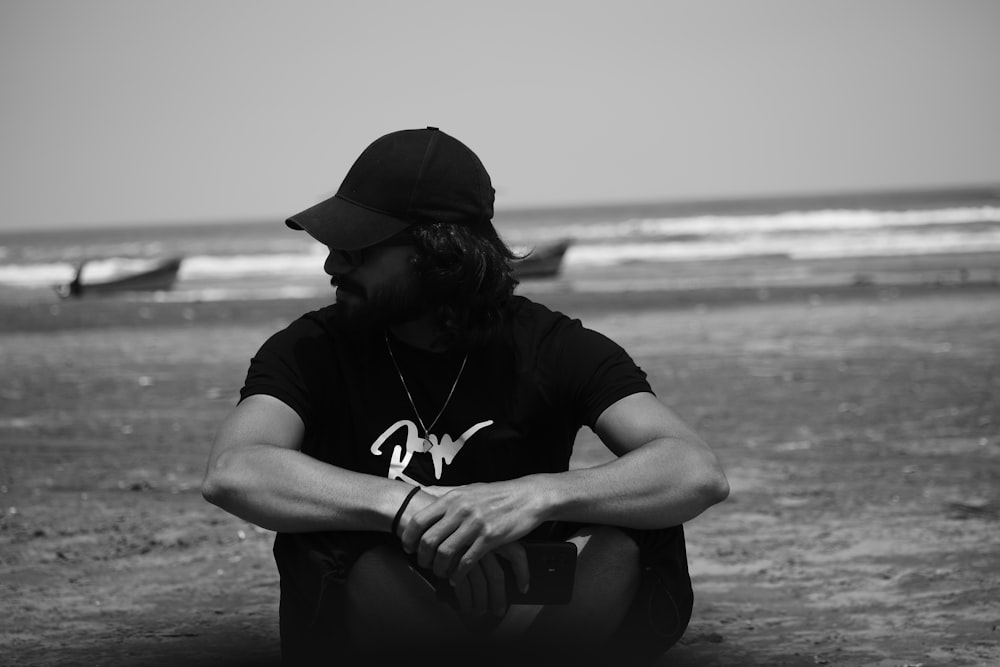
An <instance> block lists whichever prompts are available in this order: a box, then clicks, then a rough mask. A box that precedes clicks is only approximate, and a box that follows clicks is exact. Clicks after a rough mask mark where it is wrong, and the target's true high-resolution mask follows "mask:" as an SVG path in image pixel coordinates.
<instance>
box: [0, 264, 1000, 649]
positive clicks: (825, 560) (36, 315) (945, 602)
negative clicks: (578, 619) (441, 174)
mask: <svg viewBox="0 0 1000 667" xmlns="http://www.w3.org/2000/svg"><path fill="white" fill-rule="evenodd" d="M526 287H527V289H526V291H528V292H529V293H530V291H531V287H530V286H526ZM544 292H545V290H539V294H540V299H541V300H544V301H547V302H549V303H551V304H552V305H553V306H554V307H557V308H560V309H564V310H565V311H566V312H569V313H572V314H577V315H579V316H580V317H581V319H583V320H584V322H585V323H587V324H589V325H590V326H593V327H595V328H597V329H599V330H601V331H604V332H606V333H608V334H609V335H611V336H612V337H614V338H616V339H617V340H619V341H620V342H621V343H622V344H623V345H624V346H625V347H626V348H627V349H628V350H630V351H631V352H632V354H633V356H634V357H635V358H636V359H637V361H638V362H639V363H640V365H641V366H642V367H643V368H644V369H645V370H646V371H647V373H648V374H649V377H650V380H651V382H652V383H653V386H654V388H655V390H656V391H657V393H658V394H659V395H660V396H661V398H662V399H663V400H664V401H666V402H667V403H669V404H670V405H671V406H672V407H674V409H675V410H676V411H677V412H678V413H679V414H680V415H681V416H682V417H684V418H685V419H686V420H687V421H688V422H689V423H691V424H692V425H693V426H695V428H696V429H697V430H698V431H699V432H700V433H701V434H702V435H703V436H704V437H705V438H706V440H707V441H708V442H709V443H710V444H711V445H712V446H713V447H714V448H715V450H716V451H717V452H718V453H719V455H720V457H721V458H722V461H723V463H724V465H725V466H726V469H727V472H728V474H729V478H730V481H731V484H732V495H731V497H730V499H729V500H727V501H726V502H725V503H723V504H722V505H719V506H717V507H715V508H713V509H711V510H709V511H708V512H707V513H705V514H704V515H702V516H700V517H698V518H696V519H695V520H694V521H692V522H690V523H689V524H688V525H687V534H688V546H689V558H690V564H691V571H692V576H693V580H694V587H695V594H696V603H695V615H694V619H693V620H692V623H691V625H690V627H689V628H688V631H687V633H686V635H685V636H684V638H683V639H682V641H681V643H680V644H679V645H678V646H677V647H675V649H673V650H671V651H670V652H668V653H667V654H666V655H665V656H664V658H663V664H664V665H668V664H674V665H709V666H721V665H727V666H728V665H732V666H737V665H739V666H743V665H815V664H831V665H886V666H888V665H898V666H902V665H917V664H922V665H988V664H997V663H1000V627H998V624H1000V607H998V606H997V602H996V600H997V599H998V598H1000V567H998V566H1000V557H998V555H997V554H1000V485H998V480H1000V288H997V287H996V286H995V285H991V284H989V283H988V282H978V283H975V284H966V285H962V284H959V281H948V284H943V283H942V284H937V285H934V284H920V285H916V284H912V285H898V286H892V287H886V286H884V285H879V284H857V285H843V284H841V285H840V286H835V287H831V286H826V287H823V286H808V285H798V286H796V285H787V286H785V287H784V288H782V287H780V286H779V287H776V288H773V289H769V290H768V291H767V292H766V293H762V292H761V291H760V290H759V288H758V287H755V286H742V287H740V286H737V287H729V288H716V289H697V290H689V291H683V292H682V291H670V292H665V291H661V292H656V291H650V292H636V293H628V294H621V293H604V294H580V293H572V292H565V291H552V290H549V291H548V293H544ZM316 305H318V302H317V303H314V302H311V301H284V302H279V301H273V302H266V301H261V302H252V303H248V302H242V303H237V302H233V303H199V304H145V305H141V304H135V303H129V302H122V301H108V302H79V303H73V302H65V303H56V304H53V303H43V304H18V305H8V306H4V307H2V308H0V350H2V352H0V355H2V359H3V369H4V373H3V375H2V377H0V509H2V517H0V618H3V619H5V620H4V622H3V623H2V624H0V664H5V665H67V664H89V665H94V664H97V665H177V664H187V665H210V664H211V665H267V664H275V663H276V662H277V659H278V646H277V637H278V635H277V601H278V589H277V581H278V579H277V573H276V571H275V567H274V563H273V560H272V558H271V554H270V548H271V540H272V537H273V535H272V534H271V533H269V532H268V531H264V530H262V529H259V528H256V527H254V526H252V525H250V524H248V523H247V522H245V521H242V520H240V519H237V518H235V517H232V516H229V515H227V514H225V513H224V512H222V511H221V510H218V509H217V508H215V507H213V506H211V505H209V504H208V503H206V502H205V501H204V500H202V498H201V496H200V493H199V489H198V486H199V483H200V480H201V475H202V471H203V467H204V461H205V457H206V455H207V451H208V447H209V443H210V441H211V438H212V435H213V433H214V431H215V428H216V426H217V424H218V423H219V421H220V420H221V419H222V417H223V415H224V414H226V412H227V411H228V410H229V409H230V407H231V406H232V404H233V402H234V399H235V395H236V392H237V390H238V388H239V385H240V384H241V383H242V380H243V376H244V373H245V371H246V366H247V362H248V360H249V357H250V355H251V354H252V353H253V352H254V350H255V349H256V348H257V346H258V345H259V344H260V343H261V342H262V341H263V340H264V338H266V336H267V335H269V334H270V333H271V332H272V331H274V330H275V329H276V328H277V327H279V326H281V325H282V323H283V322H286V321H287V320H288V319H290V318H291V317H294V316H295V315H296V314H297V313H299V312H302V311H304V310H307V309H309V308H312V307H315V306H316ZM53 306H55V309H53ZM605 456H606V455H605V454H604V452H603V451H602V449H601V447H600V445H599V444H598V443H597V442H596V440H595V439H594V437H593V435H592V434H590V433H589V432H582V433H581V434H580V438H579V440H578V447H577V454H576V456H575V459H574V462H575V465H593V464H596V463H599V462H600V461H602V460H603V459H604V457H605Z"/></svg>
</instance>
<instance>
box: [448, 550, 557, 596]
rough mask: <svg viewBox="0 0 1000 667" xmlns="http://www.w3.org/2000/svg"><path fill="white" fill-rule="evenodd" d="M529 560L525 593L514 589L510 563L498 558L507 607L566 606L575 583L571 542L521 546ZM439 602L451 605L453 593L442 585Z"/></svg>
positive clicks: (512, 571)
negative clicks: (530, 605)
mask: <svg viewBox="0 0 1000 667" xmlns="http://www.w3.org/2000/svg"><path fill="white" fill-rule="evenodd" d="M522 544H523V545H524V553H525V556H527V560H528V576H529V579H530V581H529V584H528V590H527V592H524V593H522V592H521V591H519V590H518V589H517V578H516V577H515V576H514V570H513V568H511V566H510V563H509V562H507V560H506V559H504V558H498V559H497V560H498V561H500V566H501V567H502V568H503V571H504V581H505V583H506V586H507V602H508V603H509V604H567V603H568V602H569V601H570V600H571V599H572V598H573V583H574V582H575V581H576V557H577V549H576V545H575V544H573V543H572V542H523V543H522ZM437 594H438V598H439V599H442V600H446V601H449V602H453V601H454V600H455V589H454V588H452V587H451V586H450V585H448V584H444V585H441V586H439V587H438V589H437Z"/></svg>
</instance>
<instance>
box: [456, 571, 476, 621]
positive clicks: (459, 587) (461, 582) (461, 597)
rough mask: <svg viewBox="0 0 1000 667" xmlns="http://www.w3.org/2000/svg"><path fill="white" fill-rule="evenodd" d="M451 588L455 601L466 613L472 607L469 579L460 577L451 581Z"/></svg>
mask: <svg viewBox="0 0 1000 667" xmlns="http://www.w3.org/2000/svg"><path fill="white" fill-rule="evenodd" d="M452 588H454V589H455V601H456V602H457V603H458V608H459V609H461V610H462V611H464V612H466V613H468V612H469V610H470V609H472V590H471V589H470V587H469V580H468V579H467V578H466V577H462V578H461V579H458V580H456V581H454V582H453V583H452Z"/></svg>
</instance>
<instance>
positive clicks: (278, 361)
mask: <svg viewBox="0 0 1000 667" xmlns="http://www.w3.org/2000/svg"><path fill="white" fill-rule="evenodd" d="M390 349H391V355H390ZM394 359H395V364H394ZM463 362H464V368H463ZM397 366H398V370H397ZM460 369H461V372H460ZM456 378H458V381H457V383H456ZM453 387H454V391H453V393H452V395H451V399H450V401H449V400H447V399H448V396H449V393H451V392H452V388H453ZM649 391H651V390H650V387H649V384H648V382H647V381H646V375H645V373H644V372H643V371H642V370H641V369H640V368H639V367H638V366H637V365H636V364H635V363H634V361H633V360H632V359H631V357H629V355H628V354H627V353H626V352H625V351H624V350H623V349H622V348H621V347H620V346H619V345H618V344H617V343H615V342H614V341H612V340H610V339H609V338H607V337H606V336H604V335H603V334H600V333H598V332H596V331H593V330H590V329H587V328H586V327H584V326H583V325H582V324H581V323H580V321H579V320H576V319H571V318H569V317H567V316H565V315H563V314H561V313H558V312H554V311H551V310H549V309H548V308H546V307H545V306H542V305H540V304H537V303H534V302H532V301H530V300H528V299H526V298H523V297H514V298H513V300H512V302H511V304H510V308H509V310H508V314H507V317H506V319H505V322H504V326H503V329H502V331H501V333H500V334H499V335H498V336H495V337H494V338H492V339H491V342H490V343H488V344H487V345H485V346H484V347H480V348H476V349H473V350H472V351H470V352H469V353H468V357H467V358H466V355H465V353H464V352H462V351H449V352H444V353H435V352H427V351H425V350H420V349H417V348H413V347H410V346H408V345H406V344H405V343H403V342H402V341H400V340H397V339H395V338H393V337H392V336H391V334H389V335H388V338H387V337H386V334H383V333H382V332H379V333H376V334H369V335H359V334H356V333H350V332H347V331H344V330H342V329H341V328H340V327H338V326H337V324H336V323H335V320H334V319H333V318H332V316H331V309H330V308H324V309H321V310H317V311H314V312H311V313H308V314H306V315H304V316H302V317H301V318H299V319H298V320H296V321H295V322H293V323H292V324H291V325H289V326H288V327H287V328H285V329H284V330H282V331H279V332H278V333H276V334H274V335H273V336H272V337H271V338H270V339H268V341H267V342H265V343H264V345H263V346H262V347H261V348H260V350H259V351H258V352H257V354H256V355H255V356H254V358H253V360H252V361H251V364H250V370H249V372H248V374H247V379H246V383H245V385H244V387H243V389H242V391H241V393H240V400H243V399H245V398H247V397H248V396H252V395H254V394H268V395H270V396H273V397H275V398H278V399H279V400H281V401H282V402H284V403H286V404H287V405H289V406H290V407H291V408H292V409H293V410H295V412H297V413H298V415H299V416H300V417H301V418H302V421H303V423H304V424H305V438H304V441H303V444H302V451H303V452H304V453H306V454H309V455H310V456H313V457H315V458H317V459H320V460H322V461H326V462H328V463H331V464H334V465H337V466H340V467H343V468H347V469H350V470H355V471H358V472H365V473H370V474H374V475H379V476H382V477H389V478H398V479H401V480H404V481H407V482H410V483H415V484H420V485H422V486H426V485H442V486H449V485H455V484H466V483H470V482H489V481H499V480H505V479H513V478H516V477H521V476H523V475H526V474H530V473H536V472H561V471H564V470H567V469H568V467H569V460H570V455H571V453H572V448H573V442H574V440H575V438H576V434H577V432H578V431H579V429H580V427H581V426H588V427H591V428H592V427H593V426H594V423H595V422H596V420H597V418H598V417H599V416H600V414H601V413H602V412H603V411H604V410H605V409H606V408H607V407H608V406H610V405H611V404H613V403H614V402H616V401H618V400H619V399H621V398H624V397H626V396H629V395H631V394H634V393H638V392H649ZM408 394H409V396H408ZM411 401H412V404H411ZM414 405H415V407H416V413H415V411H414ZM442 407H444V411H443V412H441V410H442ZM439 412H440V416H438V413H439ZM435 419H436V422H435ZM432 423H433V424H434V425H433V426H431V424H432ZM422 424H424V425H426V426H427V427H429V428H430V434H427V433H424V429H423V426H422Z"/></svg>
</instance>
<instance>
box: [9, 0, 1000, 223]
mask: <svg viewBox="0 0 1000 667" xmlns="http://www.w3.org/2000/svg"><path fill="white" fill-rule="evenodd" d="M998 71H1000V2H995V1H992V0H983V1H978V2H976V1H966V0H939V1H937V2H931V1H928V0H893V1H888V0H886V1H881V0H814V1H809V0H786V1H779V0H766V1H764V0H757V1H753V0H731V1H729V2H722V1H718V0H698V1H691V2H672V1H668V0H649V1H634V2H629V1H627V0H607V1H605V2H588V1H583V0H567V1H562V0H559V1H546V0H502V1H501V0H487V1H477V0H441V1H435V2H419V1H416V0H396V1H383V2H379V1H377V0H365V1H361V0H359V1H352V2H347V1H341V2H333V1H328V2H319V1H315V2H314V1H303V0H283V1H280V2H279V1H278V0H274V1H269V2H265V1H261V0H258V1H253V0H157V1H155V2H154V1H151V0H146V1H144V0H116V1H110V0H64V1H53V0H0V96H2V106H0V109H2V114H3V115H2V118H3V121H2V125H0V228H14V227H18V228H23V227H30V228H37V227H40V226H51V225H57V226H63V225H80V224H95V223H141V222H164V221H174V220H178V221H196V220H207V219H241V218H242V219H246V218H252V219H267V218H275V219H283V218H284V216H286V215H288V214H291V213H294V212H296V211H298V210H300V209H303V208H305V207H307V206H309V205H311V204H312V203H314V202H316V201H318V200H320V199H322V198H324V197H326V196H329V195H330V194H332V193H333V192H334V191H335V190H336V188H337V186H338V185H339V184H340V181H341V179H342V178H343V176H344V174H345V172H346V171H347V169H348V168H349V167H350V165H351V163H352V162H353V161H354V159H355V158H356V157H357V155H358V154H359V153H360V152H361V151H362V150H363V149H364V147H365V146H367V145H368V144H369V143H370V142H371V141H372V140H374V139H375V138H377V137H378V136H380V135H382V134H385V133H387V132H390V131H393V130H398V129H404V128H410V127H423V126H426V125H435V126H438V127H440V128H441V129H442V130H444V131H445V132H448V133H449V134H452V135H453V136H455V137H457V138H459V139H460V140H462V141H464V142H465V143H466V144H468V145H469V146H470V147H471V148H472V149H473V150H474V151H476V153H478V154H479V156H480V157H481V158H482V160H483V161H484V162H485V164H486V167H487V169H488V170H489V171H490V173H491V175H492V177H493V181H494V185H495V187H496V189H497V205H498V207H507V208H513V207H522V206H535V205H559V204H575V203H597V202H620V201H628V200H640V201H658V200H678V199H691V198H698V199H701V198H715V197H723V198H725V197H735V196H746V195H752V196H756V195H775V194H778V195H780V194H794V193H813V192H832V191H845V190H859V189H861V190H871V189H883V188H892V189H896V188H920V187H940V186H953V185H980V184H997V183H1000V123H998V119H1000V83H998V81H1000V78H998Z"/></svg>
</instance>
